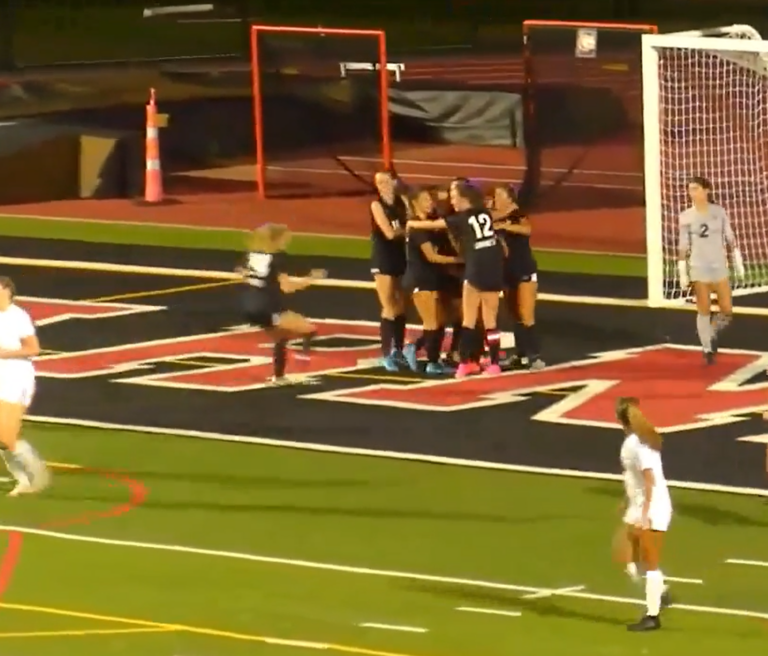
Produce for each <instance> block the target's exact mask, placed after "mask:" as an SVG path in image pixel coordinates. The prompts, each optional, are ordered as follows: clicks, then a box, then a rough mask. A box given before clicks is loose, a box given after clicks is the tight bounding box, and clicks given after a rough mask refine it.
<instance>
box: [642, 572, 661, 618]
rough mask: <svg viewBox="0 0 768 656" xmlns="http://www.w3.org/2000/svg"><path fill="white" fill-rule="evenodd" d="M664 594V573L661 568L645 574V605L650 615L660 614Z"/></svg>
mask: <svg viewBox="0 0 768 656" xmlns="http://www.w3.org/2000/svg"><path fill="white" fill-rule="evenodd" d="M663 594H664V575H663V574H662V573H661V571H660V570H657V569H655V570H652V571H650V572H648V573H647V574H646V575H645V605H646V606H647V608H648V615H650V616H651V617H656V616H658V614H659V612H660V611H661V596H662V595H663Z"/></svg>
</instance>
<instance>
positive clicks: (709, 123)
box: [641, 25, 768, 307]
mask: <svg viewBox="0 0 768 656" xmlns="http://www.w3.org/2000/svg"><path fill="white" fill-rule="evenodd" d="M641 42H642V74H643V123H644V142H645V198H646V251H647V258H648V302H649V305H651V306H652V307H664V306H668V305H678V304H681V303H685V302H686V301H687V300H689V297H690V292H689V291H688V290H682V289H680V288H679V282H678V281H677V280H676V278H677V273H676V266H675V264H674V261H675V260H676V258H677V224H678V220H677V215H678V214H679V212H680V211H682V209H684V208H685V207H686V206H687V204H688V201H687V198H686V197H685V190H684V187H685V185H684V182H685V180H686V179H687V178H689V177H690V176H693V175H703V176H705V177H707V178H710V179H711V180H712V182H713V184H714V186H715V190H716V193H718V192H719V191H722V192H723V193H722V197H721V194H720V193H718V200H719V201H720V202H722V204H723V205H724V206H725V209H726V211H728V212H729V214H730V215H731V219H732V223H733V224H734V227H735V231H736V233H737V240H738V241H739V244H740V246H741V247H742V251H743V252H744V255H745V260H747V269H748V274H747V277H746V280H747V281H746V282H740V281H736V280H735V281H734V295H738V296H745V295H749V294H754V293H758V292H764V291H768V143H766V141H767V140H768V42H767V41H764V40H762V38H761V36H760V33H759V32H758V31H757V30H755V29H754V28H753V27H751V26H749V25H729V26H723V27H717V28H712V29H703V30H689V31H685V32H678V33H667V34H644V35H642V37H641ZM764 101H765V102H764ZM745 242H746V243H745Z"/></svg>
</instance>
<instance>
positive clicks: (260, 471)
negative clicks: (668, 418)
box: [0, 427, 768, 656]
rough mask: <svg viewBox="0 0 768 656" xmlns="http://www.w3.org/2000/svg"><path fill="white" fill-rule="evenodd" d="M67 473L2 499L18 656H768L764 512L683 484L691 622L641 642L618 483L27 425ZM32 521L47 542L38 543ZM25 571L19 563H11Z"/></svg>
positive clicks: (675, 543)
mask: <svg viewBox="0 0 768 656" xmlns="http://www.w3.org/2000/svg"><path fill="white" fill-rule="evenodd" d="M29 436H30V438H31V439H33V440H34V441H35V442H36V443H37V444H39V445H40V447H41V448H42V449H43V450H44V451H45V452H46V453H48V454H50V456H51V457H53V458H54V459H57V460H67V461H72V462H78V463H82V465H83V466H87V465H88V464H90V463H93V464H94V465H95V466H97V467H98V469H94V470H90V469H88V468H87V467H86V468H84V469H62V470H59V471H58V472H57V474H58V475H57V477H56V485H55V487H53V488H52V489H51V490H50V493H48V494H46V495H45V496H41V497H39V498H30V499H24V500H22V502H19V503H17V502H16V501H17V500H14V501H13V502H11V501H8V502H5V503H4V522H5V524H7V525H19V526H25V527H29V532H28V533H27V532H25V530H26V529H23V530H21V531H20V532H19V533H16V532H14V531H10V532H9V533H7V535H8V538H9V545H8V547H7V549H6V555H5V558H4V561H3V568H2V576H3V579H2V582H3V585H4V586H6V587H7V586H8V584H9V577H10V583H11V585H10V587H9V588H7V590H6V593H5V595H4V597H3V601H2V604H1V605H2V608H3V610H4V612H3V614H2V619H0V640H1V641H2V643H1V644H2V651H3V653H13V654H37V655H39V654H43V655H44V656H48V655H51V656H52V655H54V654H57V655H58V654H71V653H79V654H86V655H90V654H93V655H94V656H95V655H96V654H133V653H137V652H141V653H152V654H222V655H230V654H232V655H235V654H246V653H251V654H252V653H259V654H261V653H264V654H273V653H274V654H277V655H278V656H279V655H280V654H286V655H288V654H291V655H292V654H299V653H303V652H304V651H306V650H307V649H310V648H315V649H323V650H327V651H331V652H333V651H336V652H344V653H349V654H382V655H383V654H403V655H406V654H407V655H413V656H420V655H424V656H427V655H438V656H442V655H445V656H454V655H455V656H465V655H476V654H483V655H488V656H493V655H494V654H499V655H502V654H509V653H510V649H514V650H515V651H520V652H522V653H535V654H561V653H576V654H593V653H596V652H597V653H606V654H608V653H610V654H627V655H629V654H642V653H647V652H645V651H644V650H646V649H652V653H654V654H678V653H680V652H681V650H695V651H696V652H697V653H701V654H716V653H721V652H722V651H723V650H724V649H729V648H733V647H737V648H738V649H739V652H740V653H742V654H747V655H752V654H754V655H757V654H762V653H764V647H765V640H766V630H767V628H766V626H767V625H766V620H768V613H767V612H766V605H765V588H766V584H767V583H768V568H765V569H764V568H755V567H750V566H745V565H735V564H729V563H727V562H726V561H727V560H728V559H730V558H756V559H757V558H760V557H762V558H764V559H768V552H766V547H765V540H764V533H765V527H766V522H765V518H764V514H765V512H764V509H765V507H764V505H763V504H762V503H760V502H759V501H757V500H755V499H754V498H750V497H740V496H726V495H718V494H713V493H697V492H692V491H681V490H678V491H676V492H675V495H674V501H675V505H676V507H677V516H676V520H675V526H674V530H673V531H672V532H671V533H670V538H669V541H668V552H667V559H666V563H667V564H666V567H667V570H668V572H667V573H668V575H670V576H672V577H676V578H679V579H680V580H681V582H678V583H673V586H674V590H675V593H676V596H677V598H678V599H679V602H680V603H681V604H682V605H681V606H680V607H679V608H673V609H671V610H669V611H668V613H667V616H666V627H665V631H663V632H662V633H660V634H658V635H653V636H637V635H632V634H628V633H627V632H626V630H625V629H624V624H625V623H626V622H627V621H628V620H631V619H634V618H635V616H637V615H638V614H639V613H641V612H642V604H641V602H640V601H639V599H640V598H641V596H642V595H641V593H640V591H639V590H638V589H636V588H635V587H634V586H632V585H631V584H630V583H629V582H628V581H627V580H625V578H624V577H623V575H622V574H621V572H620V571H618V570H617V569H616V568H615V567H613V566H612V564H611V562H610V551H609V546H610V539H611V532H612V530H613V528H614V527H615V525H616V523H617V522H618V520H619V517H620V515H619V510H618V506H619V502H620V500H621V487H620V485H619V484H617V483H613V482H603V481H593V480H578V479H570V478H560V477H552V476H535V475H524V474H511V473H507V472H489V471H480V470H473V469H468V468H459V467H448V466H439V465H429V464H422V463H407V462H401V461H392V460H383V459H376V458H366V457H359V456H358V457H355V456H343V455H335V454H320V453H307V452H301V451H293V450H282V449H273V448H268V447H258V446H253V445H238V444H220V443H212V442H206V441H194V440H183V439H179V438H175V437H158V436H154V435H141V434H135V433H130V432H118V431H99V430H88V429H72V428H69V427H35V428H34V429H33V430H30V433H29ZM38 529H39V532H37V531H38ZM14 564H15V566H13V565H14Z"/></svg>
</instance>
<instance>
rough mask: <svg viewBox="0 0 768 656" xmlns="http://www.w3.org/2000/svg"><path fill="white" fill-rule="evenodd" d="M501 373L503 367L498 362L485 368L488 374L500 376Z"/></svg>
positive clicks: (484, 371)
mask: <svg viewBox="0 0 768 656" xmlns="http://www.w3.org/2000/svg"><path fill="white" fill-rule="evenodd" d="M500 373H501V367H500V366H499V365H497V364H489V365H488V366H487V367H485V369H484V370H483V374H485V375H486V376H498V375H499V374H500Z"/></svg>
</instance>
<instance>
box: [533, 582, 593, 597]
mask: <svg viewBox="0 0 768 656" xmlns="http://www.w3.org/2000/svg"><path fill="white" fill-rule="evenodd" d="M584 588H586V586H585V585H574V586H571V587H569V588H551V589H549V590H539V591H538V592H533V593H531V594H527V595H523V597H522V598H523V599H546V598H547V597H555V596H557V595H564V594H568V593H569V592H580V591H581V590H584Z"/></svg>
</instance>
